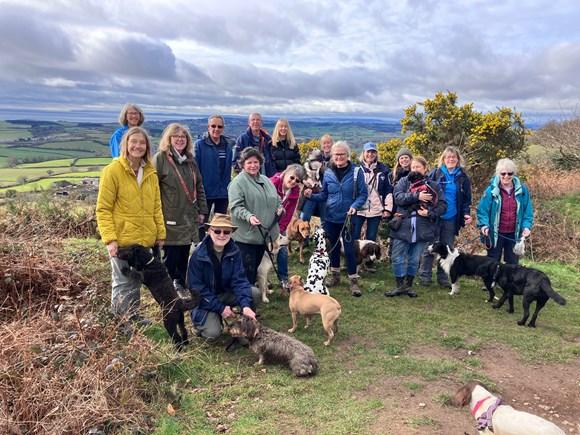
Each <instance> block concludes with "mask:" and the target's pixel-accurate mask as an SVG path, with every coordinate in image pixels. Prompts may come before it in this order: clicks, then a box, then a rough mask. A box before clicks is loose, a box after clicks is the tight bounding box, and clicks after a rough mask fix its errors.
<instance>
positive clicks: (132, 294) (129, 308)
mask: <svg viewBox="0 0 580 435" xmlns="http://www.w3.org/2000/svg"><path fill="white" fill-rule="evenodd" d="M110 260H111V271H112V273H111V280H112V290H111V312H112V313H113V314H114V315H116V316H123V315H125V314H128V315H129V316H132V315H134V314H137V312H138V310H139V303H140V301H141V280H139V279H138V278H137V275H135V276H126V275H125V274H124V273H123V272H121V270H122V269H123V267H129V263H127V262H126V261H125V260H121V259H120V258H118V257H110Z"/></svg>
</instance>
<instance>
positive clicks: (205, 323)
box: [187, 213, 261, 340]
mask: <svg viewBox="0 0 580 435" xmlns="http://www.w3.org/2000/svg"><path fill="white" fill-rule="evenodd" d="M206 226H207V227H208V228H209V231H208V233H207V235H206V236H205V238H204V239H203V241H202V242H201V243H200V244H199V245H198V246H197V247H196V248H195V250H194V251H193V253H192V254H191V258H190V259H189V266H188V269H187V285H188V287H189V289H190V290H191V291H197V292H199V294H200V303H199V305H198V307H197V308H195V309H194V310H192V312H191V320H192V322H193V325H194V327H195V328H196V330H197V332H198V335H200V336H201V337H203V338H206V339H208V340H216V339H217V338H219V336H220V335H221V333H222V318H223V319H227V318H228V317H232V316H234V311H233V310H232V307H234V306H239V307H240V308H241V309H242V314H243V315H244V316H247V317H249V318H251V319H255V318H256V313H255V312H254V309H253V308H252V307H255V306H256V305H257V304H258V302H259V301H260V298H261V294H260V291H259V289H258V288H257V287H252V286H251V285H250V282H249V281H248V279H247V278H246V273H245V271H244V265H243V264H242V254H241V253H240V250H239V248H238V247H237V245H236V244H235V242H234V241H233V240H232V233H233V232H234V231H235V230H236V229H237V227H236V226H234V225H232V220H231V218H230V216H229V215H226V214H221V213H215V215H214V217H213V219H212V221H211V222H210V223H209V224H206Z"/></svg>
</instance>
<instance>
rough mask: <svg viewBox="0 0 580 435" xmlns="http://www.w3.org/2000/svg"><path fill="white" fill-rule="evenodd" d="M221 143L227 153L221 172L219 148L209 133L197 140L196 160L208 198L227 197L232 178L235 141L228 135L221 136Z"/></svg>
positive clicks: (195, 146)
mask: <svg viewBox="0 0 580 435" xmlns="http://www.w3.org/2000/svg"><path fill="white" fill-rule="evenodd" d="M220 145H223V147H224V148H225V153H226V161H225V165H224V170H223V172H220V164H219V157H218V150H217V147H216V145H215V144H214V143H213V141H212V140H211V138H210V137H209V134H208V133H205V134H204V135H203V137H202V138H201V139H198V140H196V141H195V145H194V148H195V160H196V161H197V166H198V167H199V170H200V172H201V177H202V179H203V187H204V189H205V197H206V198H207V199H227V197H228V186H229V184H230V181H231V179H232V160H233V157H234V156H233V153H234V141H233V140H232V139H230V138H228V137H226V136H223V135H222V136H221V137H220Z"/></svg>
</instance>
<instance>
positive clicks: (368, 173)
mask: <svg viewBox="0 0 580 435" xmlns="http://www.w3.org/2000/svg"><path fill="white" fill-rule="evenodd" d="M361 161H362V159H361ZM360 167H361V169H362V170H363V173H364V176H365V183H366V185H367V191H368V194H369V196H368V199H367V201H366V203H365V204H364V206H363V208H362V209H361V210H360V211H359V212H358V213H357V215H359V216H364V217H367V218H369V217H377V216H382V215H383V211H390V212H392V211H393V186H391V180H390V177H389V174H390V172H391V171H390V169H389V168H388V167H387V166H386V165H385V164H383V163H381V162H375V163H372V164H371V165H370V166H368V165H366V164H365V163H361V166H360Z"/></svg>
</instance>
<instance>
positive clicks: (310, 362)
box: [228, 316, 318, 377]
mask: <svg viewBox="0 0 580 435" xmlns="http://www.w3.org/2000/svg"><path fill="white" fill-rule="evenodd" d="M228 332H229V334H230V335H231V336H232V337H243V338H246V339H247V340H248V341H249V345H250V350H251V351H252V352H254V353H255V354H257V355H258V362H257V363H256V364H258V365H261V364H263V363H264V361H266V362H272V363H280V364H285V365H287V366H289V367H290V370H292V373H293V374H294V376H298V377H302V376H312V375H315V374H316V373H317V372H318V361H316V356H314V352H313V351H312V349H311V348H310V347H309V346H307V345H305V344H304V343H302V342H300V341H298V340H296V339H295V338H293V337H290V336H289V335H286V334H282V333H280V332H276V331H274V330H273V329H270V328H266V327H265V326H262V325H261V324H260V323H258V322H257V321H256V320H252V319H250V318H248V317H246V316H242V318H241V319H239V320H236V321H235V322H234V323H232V324H231V325H230V326H229V327H228Z"/></svg>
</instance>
